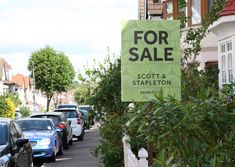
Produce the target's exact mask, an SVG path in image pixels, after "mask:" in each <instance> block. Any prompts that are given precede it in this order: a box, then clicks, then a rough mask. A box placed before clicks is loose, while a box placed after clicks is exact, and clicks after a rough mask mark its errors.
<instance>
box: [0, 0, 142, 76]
mask: <svg viewBox="0 0 235 167" xmlns="http://www.w3.org/2000/svg"><path fill="white" fill-rule="evenodd" d="M137 18H138V1H137V0H40V1H39V0H0V57H2V58H4V59H5V60H6V61H7V62H8V63H9V64H10V65H11V66H12V71H13V74H18V73H20V74H24V75H29V72H28V70H27V64H28V59H29V57H30V56H31V53H32V52H34V51H37V50H39V49H41V48H44V47H45V46H46V45H49V46H50V47H53V48H54V49H55V50H57V51H61V52H64V53H65V55H66V56H68V57H69V59H70V61H71V63H72V64H73V66H74V69H75V71H76V72H77V71H78V69H79V70H80V71H82V70H83V69H84V68H83V67H84V65H86V64H90V65H91V64H92V62H93V59H96V60H97V61H101V62H102V60H103V59H104V58H105V57H106V55H107V47H109V50H110V53H111V54H112V53H114V54H116V55H120V51H121V28H120V27H121V21H122V20H136V19H137Z"/></svg>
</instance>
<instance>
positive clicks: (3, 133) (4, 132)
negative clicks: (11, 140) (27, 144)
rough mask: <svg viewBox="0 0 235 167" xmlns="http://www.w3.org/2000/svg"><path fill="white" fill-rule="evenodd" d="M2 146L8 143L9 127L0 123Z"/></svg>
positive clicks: (0, 143)
mask: <svg viewBox="0 0 235 167" xmlns="http://www.w3.org/2000/svg"><path fill="white" fill-rule="evenodd" d="M0 134H1V135H0V145H4V144H6V142H7V125H6V123H2V122H0Z"/></svg>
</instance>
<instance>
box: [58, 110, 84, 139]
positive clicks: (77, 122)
mask: <svg viewBox="0 0 235 167" xmlns="http://www.w3.org/2000/svg"><path fill="white" fill-rule="evenodd" d="M54 112H62V113H64V114H65V115H66V117H67V119H68V120H70V121H71V127H72V129H73V136H74V137H76V138H77V139H78V140H83V138H84V134H85V131H84V126H83V121H82V120H81V118H80V117H79V114H78V111H77V109H75V108H60V109H55V110H54Z"/></svg>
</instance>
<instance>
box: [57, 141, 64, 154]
mask: <svg viewBox="0 0 235 167" xmlns="http://www.w3.org/2000/svg"><path fill="white" fill-rule="evenodd" d="M57 155H63V144H62V143H61V144H60V149H59V151H58V153H57Z"/></svg>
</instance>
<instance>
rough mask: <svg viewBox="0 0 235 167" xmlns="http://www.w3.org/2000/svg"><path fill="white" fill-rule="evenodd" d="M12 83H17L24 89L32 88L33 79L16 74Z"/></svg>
mask: <svg viewBox="0 0 235 167" xmlns="http://www.w3.org/2000/svg"><path fill="white" fill-rule="evenodd" d="M11 81H12V82H14V83H16V84H17V85H19V86H20V87H22V88H30V87H31V82H32V79H31V78H29V77H28V76H24V75H22V74H16V75H14V76H12V80H11Z"/></svg>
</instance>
